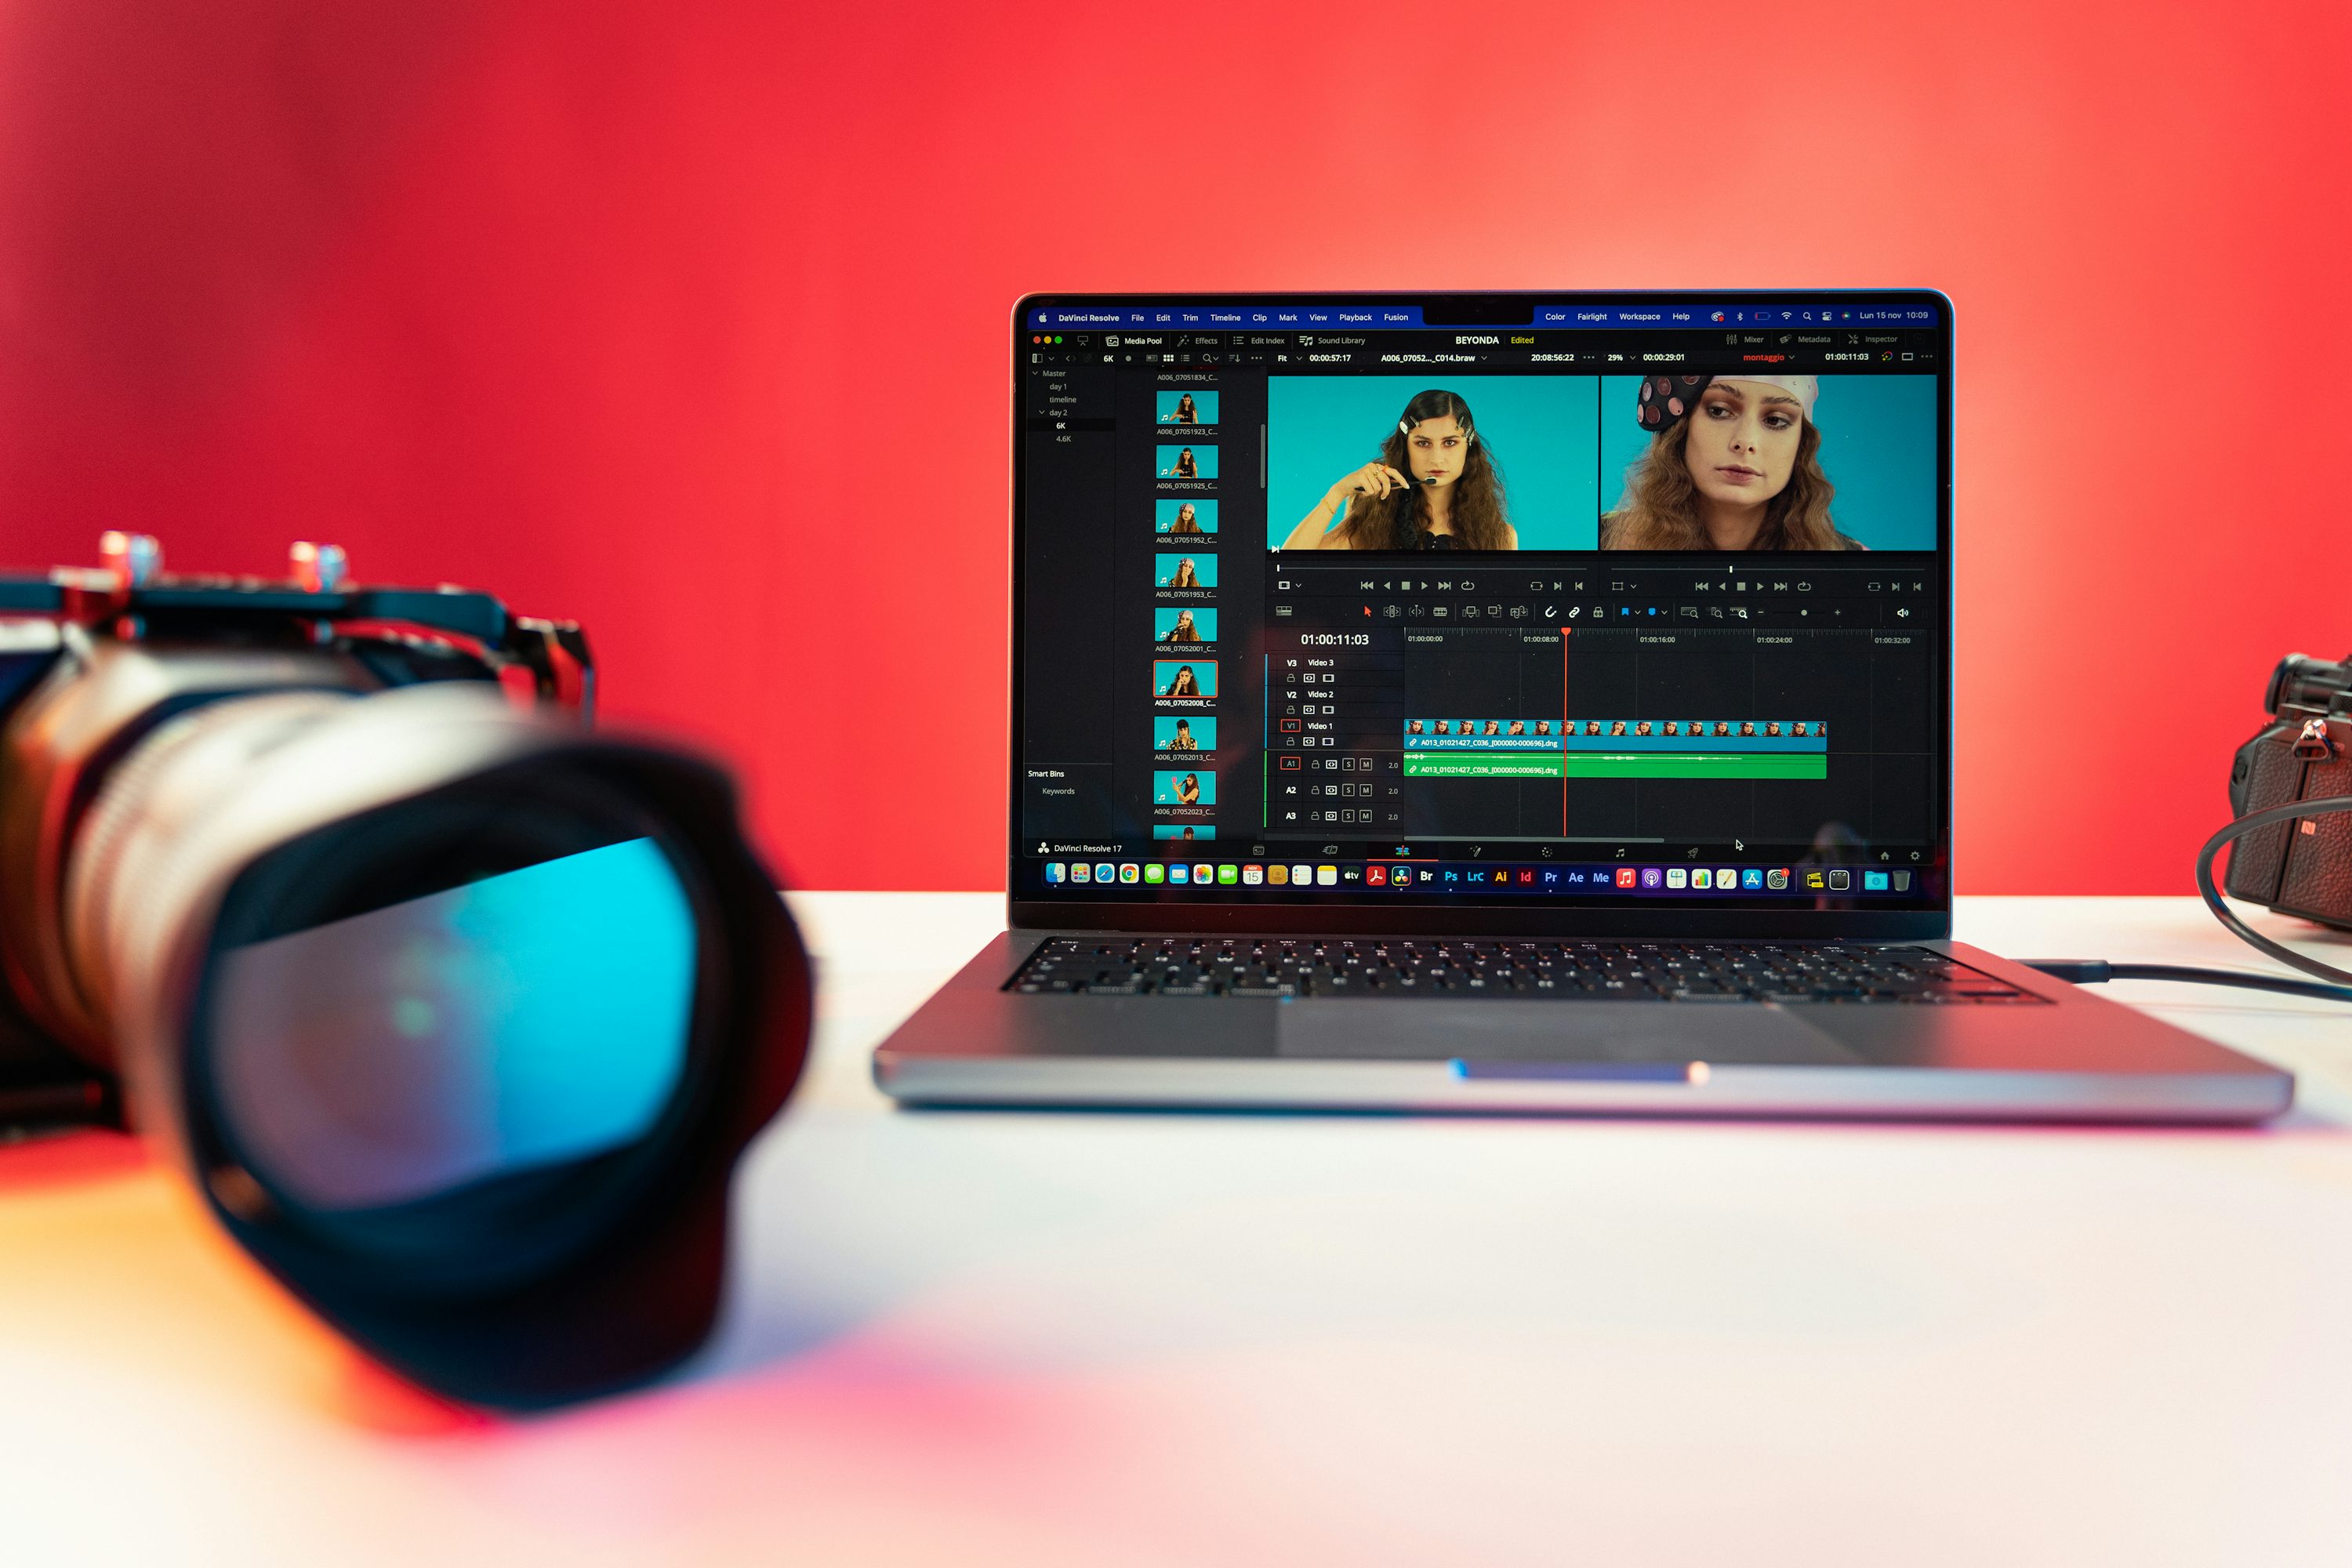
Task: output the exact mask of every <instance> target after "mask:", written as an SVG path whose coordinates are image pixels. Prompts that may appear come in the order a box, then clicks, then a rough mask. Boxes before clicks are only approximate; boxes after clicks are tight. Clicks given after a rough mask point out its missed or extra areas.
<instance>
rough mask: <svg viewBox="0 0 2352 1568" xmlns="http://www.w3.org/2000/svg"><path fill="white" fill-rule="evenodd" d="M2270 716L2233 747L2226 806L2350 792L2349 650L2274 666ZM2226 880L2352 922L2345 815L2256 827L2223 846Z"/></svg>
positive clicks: (2276, 905)
mask: <svg viewBox="0 0 2352 1568" xmlns="http://www.w3.org/2000/svg"><path fill="white" fill-rule="evenodd" d="M2263 707H2264V708H2266V709H2268V710H2269V711H2270V713H2271V722H2270V723H2269V724H2268V725H2266V726H2264V727H2263V731H2262V732H2261V733H2259V734H2257V735H2256V736H2255V737H2254V738H2253V739H2252V740H2251V741H2248V742H2246V743H2245V744H2244V745H2242V746H2241V747H2239V748H2238V755H2237V759H2236V761H2235V762H2234V763H2232V764H2231V768H2230V809H2231V814H2232V815H2234V816H2245V815H2246V814H2248V813H2249V812H2254V811H2261V810H2263V809H2265V808H2267V807H2271V806H2279V805H2291V804H2293V803H2294V802H2295V801H2302V800H2314V801H2315V800H2323V799H2327V798H2330V797H2337V796H2344V795H2352V658H2345V659H2341V660H2331V659H2322V658H2312V657H2310V656H2309V655H2307V654H2300V653H2293V654H2289V655H2287V656H2286V658H2283V659H2281V660H2280V661H2279V665H2278V668H2277V669H2275V670H2273V672H2272V674H2271V682H2270V689H2269V690H2268V691H2267V692H2266V693H2265V694H2264V697H2263ZM2223 890H2224V891H2226V892H2227V893H2228V894H2229V895H2230V897H2231V898H2233V899H2242V900H2246V901H2247V902H2249V903H2256V904H2261V905H2263V907H2265V908H2267V909H2270V910H2275V911H2276V912H2277V913H2279V914H2283V915H2294V916H2295V917H2296V918H2298V919H2301V920H2307V921H2317V922H2318V923H2319V924H2321V925H2325V926H2333V927H2335V928H2336V929H2337V930H2338V931H2352V815H2347V814H2345V813H2341V812H2338V813H2334V814H2329V815H2323V816H2308V817H2303V818H2299V819H2297V820H2295V821H2293V822H2285V823H2280V824H2278V825H2277V826H2270V827H2263V828H2258V829H2256V830H2254V831H2252V832H2251V833H2248V834H2246V835H2245V836H2244V837H2241V838H2240V839H2238V840H2237V842H2236V843H2235V845H2234V846H2232V847H2231V853H2230V867H2229V874H2228V876H2227V877H2226V878H2225V879H2224V881H2223Z"/></svg>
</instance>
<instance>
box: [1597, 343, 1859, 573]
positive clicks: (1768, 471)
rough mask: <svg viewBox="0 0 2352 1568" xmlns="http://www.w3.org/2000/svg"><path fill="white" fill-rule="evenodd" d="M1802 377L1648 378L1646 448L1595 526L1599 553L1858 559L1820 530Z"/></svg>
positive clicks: (1826, 507) (1826, 516)
mask: <svg viewBox="0 0 2352 1568" xmlns="http://www.w3.org/2000/svg"><path fill="white" fill-rule="evenodd" d="M1820 395H1821V381H1820V378H1818V377H1816V376H1810V375H1748V374H1738V375H1717V376H1707V375H1651V376H1644V377H1643V378H1642V390H1641V393H1640V395H1639V397H1638V398H1637V399H1636V401H1635V405H1634V417H1635V418H1636V419H1637V420H1638V421H1639V422H1640V424H1641V426H1642V428H1643V429H1644V430H1647V431H1649V432H1651V440H1650V449H1649V451H1648V452H1646V453H1644V454H1643V457H1642V458H1641V460H1640V461H1639V462H1637V463H1635V464H1634V465H1633V468H1632V469H1631V470H1630V471H1629V472H1628V473H1627V474H1626V476H1625V500H1624V502H1623V504H1622V505H1621V506H1620V507H1619V508H1618V509H1617V510H1615V511H1612V512H1610V513H1609V514H1608V515H1606V516H1604V517H1603V518H1602V519H1601V549H1603V550H1860V549H1862V548H1864V546H1863V545H1862V544H1861V543H1859V542H1856V541H1854V540H1853V539H1849V538H1848V537H1846V536H1845V535H1844V534H1843V533H1840V532H1839V531H1837V527H1836V525H1835V524H1833V523H1832V522H1831V521H1830V498H1831V496H1832V494H1833V493H1834V489H1833V487H1832V485H1831V484H1830V481H1829V476H1828V475H1826V474H1824V473H1823V472H1822V467H1821V463H1820V462H1819V460H1818V458H1819V454H1820V451H1821V444H1822V436H1821V430H1820V427H1819V426H1816V425H1815V424H1814V423H1813V405H1814V404H1815V402H1816V401H1817V400H1818V399H1819V397H1820Z"/></svg>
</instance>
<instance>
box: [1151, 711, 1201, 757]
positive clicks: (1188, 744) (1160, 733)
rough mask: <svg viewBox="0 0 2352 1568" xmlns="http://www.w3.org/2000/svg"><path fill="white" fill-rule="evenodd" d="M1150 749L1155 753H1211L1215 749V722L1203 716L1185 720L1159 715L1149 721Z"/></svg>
mask: <svg viewBox="0 0 2352 1568" xmlns="http://www.w3.org/2000/svg"><path fill="white" fill-rule="evenodd" d="M1151 749H1152V750H1153V751H1155V752H1213V751H1215V750H1216V749H1217V721H1215V720H1214V719H1211V718H1207V717H1205V716H1204V717H1202V718H1199V719H1185V718H1180V717H1171V716H1170V715H1168V714H1161V715H1160V717H1159V718H1156V719H1154V720H1152V721H1151Z"/></svg>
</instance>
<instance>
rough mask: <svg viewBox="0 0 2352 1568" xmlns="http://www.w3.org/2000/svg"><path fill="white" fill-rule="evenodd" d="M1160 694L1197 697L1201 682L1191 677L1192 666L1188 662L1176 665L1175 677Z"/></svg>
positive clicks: (1199, 692)
mask: <svg viewBox="0 0 2352 1568" xmlns="http://www.w3.org/2000/svg"><path fill="white" fill-rule="evenodd" d="M1160 695H1161V696H1163V697H1198V696H1199V695H1201V683H1200V682H1199V681H1197V680H1195V679H1192V666H1191V665H1189V664H1180V665H1178V666H1177V667H1176V679H1173V680H1171V681H1170V682H1169V683H1168V689H1167V690H1166V691H1164V692H1162V693H1160Z"/></svg>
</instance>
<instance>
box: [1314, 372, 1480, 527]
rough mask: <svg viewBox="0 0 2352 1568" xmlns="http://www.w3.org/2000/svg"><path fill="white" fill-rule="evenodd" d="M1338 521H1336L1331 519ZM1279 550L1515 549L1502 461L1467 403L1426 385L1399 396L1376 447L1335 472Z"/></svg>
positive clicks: (1456, 395) (1449, 393) (1457, 396)
mask: <svg viewBox="0 0 2352 1568" xmlns="http://www.w3.org/2000/svg"><path fill="white" fill-rule="evenodd" d="M1335 519H1336V520H1337V521H1334V520H1335ZM1282 547H1283V548H1284V549H1285V550H1517V548H1518V547H1519V535H1518V531H1517V529H1515V528H1513V527H1512V526H1511V522H1510V518H1509V516H1508V514H1507V511H1506V509H1505V506H1504V501H1503V470H1502V468H1501V467H1500V466H1499V465H1498V464H1497V463H1496V460H1495V458H1494V454H1492V453H1491V452H1489V451H1487V449H1486V443H1485V442H1484V441H1481V440H1480V439H1479V438H1478V430H1477V426H1476V423H1475V421H1474V420H1473V419H1472V418H1471V416H1470V405H1468V404H1467V403H1465V402H1464V401H1463V400H1462V398H1461V396H1460V395H1458V394H1455V393H1451V392H1445V391H1442V390H1437V389H1432V390H1431V391H1428V392H1423V393H1418V394H1416V395H1414V397H1413V399H1412V402H1410V403H1408V404H1406V405H1404V413H1403V414H1402V416H1399V418H1398V419H1397V424H1396V428H1395V429H1394V430H1393V431H1391V433H1390V434H1389V436H1388V437H1387V439H1385V440H1384V441H1382V442H1381V455H1380V457H1379V458H1377V459H1375V460H1374V461H1372V462H1369V463H1366V464H1365V465H1364V466H1363V467H1362V468H1358V469H1356V470H1355V471H1354V472H1353V473H1349V474H1347V475H1344V476H1342V477H1341V478H1340V479H1338V480H1337V481H1335V482H1334V483H1333V484H1332V486H1331V488H1330V489H1328V490H1326V491H1324V492H1323V499H1322V500H1320V501H1318V502H1317V503H1316V507H1315V510H1313V511H1310V512H1308V513H1307V515H1306V516H1305V517H1303V518H1301V519H1300V520H1299V522H1298V526H1297V528H1294V529H1292V530H1291V531H1290V537H1289V538H1288V539H1286V540H1284V541H1283V542H1282Z"/></svg>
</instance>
